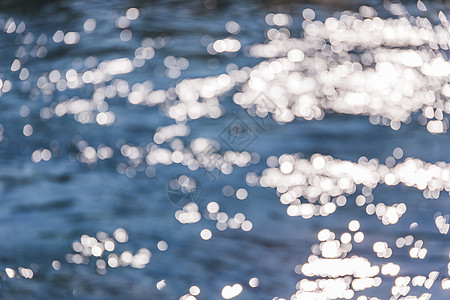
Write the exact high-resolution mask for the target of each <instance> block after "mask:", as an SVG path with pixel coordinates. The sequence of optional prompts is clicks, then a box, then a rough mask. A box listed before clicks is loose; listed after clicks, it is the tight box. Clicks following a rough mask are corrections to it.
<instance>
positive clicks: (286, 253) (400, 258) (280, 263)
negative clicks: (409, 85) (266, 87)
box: [0, 0, 450, 300]
mask: <svg viewBox="0 0 450 300" xmlns="http://www.w3.org/2000/svg"><path fill="white" fill-rule="evenodd" d="M210 2H211V3H214V1H210ZM380 2H381V1H305V2H301V1H293V2H278V1H261V2H259V1H249V2H245V1H226V2H225V1H224V2H222V1H218V3H217V5H213V4H211V5H212V8H211V9H207V8H205V3H204V2H203V1H64V0H61V1H49V2H45V3H43V2H39V4H36V3H35V2H32V1H19V2H18V3H16V2H8V1H6V2H4V3H2V4H0V8H1V10H0V18H2V19H3V20H7V19H9V18H10V17H14V19H15V20H16V21H17V23H19V22H20V21H24V22H25V24H26V26H27V29H26V31H27V32H33V33H34V35H35V38H37V37H38V36H39V35H40V34H46V35H47V36H48V39H49V41H48V43H47V45H46V47H47V51H48V53H47V56H46V57H45V58H42V59H36V58H30V59H29V60H28V61H27V62H26V63H25V66H26V67H27V68H29V70H30V81H34V82H35V81H37V80H38V78H39V77H40V76H41V75H42V74H44V73H48V72H50V71H51V70H55V69H56V70H60V71H62V70H67V69H69V68H75V69H77V70H78V71H81V70H85V69H86V68H85V67H84V66H83V65H82V61H83V60H84V58H86V57H88V56H95V57H97V58H98V60H99V61H103V60H109V59H116V58H120V57H129V58H132V57H133V55H134V50H135V49H136V48H137V47H139V46H140V43H141V41H142V40H143V39H144V38H145V37H151V38H154V39H155V38H157V37H160V38H164V39H165V43H166V44H165V45H164V47H162V48H160V49H155V57H154V58H152V59H151V60H149V61H148V62H147V63H146V64H145V66H143V67H141V68H139V69H137V70H136V71H134V72H132V73H130V74H126V75H120V76H118V77H117V78H121V79H124V80H126V81H127V82H128V83H129V84H130V85H132V84H133V83H136V82H144V81H146V80H150V81H152V83H153V85H154V88H155V90H156V89H167V88H170V87H173V86H175V84H176V83H178V82H180V81H181V80H182V79H184V78H197V77H206V76H213V75H218V74H221V73H223V72H225V70H226V67H227V65H228V64H231V63H234V64H236V65H237V66H238V67H243V66H250V67H252V66H254V65H256V64H257V63H258V62H260V61H261V59H255V58H252V57H248V56H245V55H243V52H244V49H245V47H246V46H248V45H251V44H254V43H264V42H265V41H266V38H265V36H264V31H265V30H266V29H268V28H269V27H268V25H267V24H266V23H265V21H264V17H265V16H266V15H267V14H268V13H270V12H286V13H289V14H290V15H291V16H292V17H293V19H294V23H293V27H294V28H298V29H292V35H293V36H300V35H301V30H300V28H301V27H300V23H301V19H300V16H301V11H302V10H303V9H304V8H306V7H309V8H313V9H314V10H315V12H316V16H317V18H318V19H325V18H326V17H328V16H331V15H333V13H335V12H337V11H343V10H346V9H353V10H357V9H358V7H359V6H360V5H361V4H366V5H369V6H373V7H375V8H376V9H377V11H379V14H380V16H383V14H384V16H385V17H387V16H388V13H387V12H386V13H383V6H382V3H380ZM208 5H209V4H208ZM208 5H206V6H208ZM427 5H429V8H430V9H429V11H432V10H434V11H439V10H443V11H444V12H446V13H447V12H448V10H447V11H446V10H445V9H446V8H448V4H442V3H439V2H434V3H431V2H430V3H428V2H427ZM406 6H407V7H408V8H409V9H410V12H411V14H419V13H420V14H424V15H425V16H427V14H428V13H429V14H430V20H431V21H436V18H435V14H433V16H431V12H428V13H427V12H425V13H423V12H420V11H418V10H417V9H416V3H415V2H411V3H406ZM129 7H137V8H139V10H140V13H141V15H140V17H139V19H138V20H137V21H133V22H132V24H131V25H130V29H131V30H132V32H133V37H132V38H131V40H130V41H128V42H123V41H121V40H120V38H119V35H120V30H119V29H117V28H116V27H115V25H114V20H115V19H116V18H117V17H118V16H120V15H124V13H125V11H126V9H127V8H129ZM88 18H95V19H96V21H97V29H96V31H95V33H92V34H86V33H84V32H83V22H84V21H85V20H86V19H88ZM433 18H434V19H433ZM230 20H234V21H236V22H237V23H239V24H240V25H241V28H242V30H241V32H240V33H239V34H238V35H237V38H238V39H239V41H240V42H241V44H242V48H241V51H240V52H239V53H233V54H225V55H221V56H211V55H209V54H208V52H207V51H206V47H205V45H202V38H204V37H205V36H210V38H211V41H213V40H216V39H219V38H225V37H227V36H228V35H229V34H228V33H227V32H226V30H225V27H224V26H225V24H226V22H228V21H230ZM59 29H60V30H63V31H64V32H67V31H76V32H80V35H81V40H80V42H79V43H78V44H76V45H71V46H68V45H63V44H55V43H53V42H52V41H51V37H52V35H53V34H54V33H55V31H56V30H59ZM0 36H1V42H0V55H1V59H0V73H1V74H2V75H3V77H2V78H7V79H9V80H11V81H12V82H13V86H14V89H13V91H11V92H9V93H6V94H4V95H3V96H2V97H1V98H0V124H1V126H2V127H0V128H3V140H2V141H1V142H0V271H1V272H2V274H3V276H4V278H3V279H5V280H1V281H0V283H1V284H0V297H1V298H2V299H86V300H90V299H127V298H128V299H179V298H180V297H181V296H182V295H184V294H187V293H188V291H189V288H190V287H191V286H193V285H196V286H198V287H200V289H201V293H200V295H199V296H197V298H198V299H223V298H222V297H221V291H222V288H223V287H224V286H225V285H233V284H235V283H239V284H241V285H242V286H243V287H244V289H243V292H242V293H241V294H240V295H239V296H238V297H237V298H236V299H242V300H247V299H248V300H250V299H274V297H283V298H286V299H289V298H290V295H292V294H293V293H295V291H296V288H295V287H296V283H297V282H298V281H299V280H300V279H302V278H304V277H302V275H299V274H296V273H295V271H294V269H295V266H297V265H299V264H300V265H301V264H304V263H306V262H307V261H308V256H309V255H310V254H311V246H312V245H314V244H317V243H318V240H317V233H318V232H319V231H320V230H321V229H323V228H328V229H330V230H332V231H333V232H335V233H336V236H340V235H341V234H342V233H344V232H346V231H348V228H347V225H348V223H349V221H351V220H354V219H356V220H359V221H360V223H361V231H362V232H364V235H365V239H364V241H363V242H362V243H360V244H355V245H354V248H353V250H352V252H351V254H352V255H359V256H363V257H367V258H368V259H369V260H370V262H371V264H373V265H379V266H381V265H382V264H384V263H387V262H394V263H397V264H399V265H400V266H401V272H400V275H402V276H411V277H413V276H416V275H424V276H428V274H429V272H431V271H435V270H439V271H440V272H441V275H440V276H441V277H439V278H440V279H442V278H443V277H448V274H447V264H448V260H449V252H450V243H449V239H448V235H442V234H440V233H439V231H438V230H437V228H436V225H435V223H434V215H435V213H437V212H440V213H442V215H446V214H449V213H450V209H449V207H450V206H449V204H450V197H449V195H448V194H447V193H444V192H443V193H441V196H440V197H439V198H438V199H425V198H424V196H423V194H422V191H420V190H418V189H415V188H410V187H405V186H403V185H398V186H386V185H383V184H380V185H379V186H378V187H377V188H376V189H375V190H374V191H373V195H374V203H375V204H376V203H379V202H380V203H381V202H382V203H385V204H386V205H392V204H394V203H406V204H407V207H408V210H407V212H406V214H405V215H404V216H403V217H402V218H401V219H400V220H399V222H398V223H397V224H395V225H390V226H385V225H383V224H382V223H381V221H380V220H378V219H377V217H376V216H375V215H371V216H369V215H367V213H366V212H365V210H364V208H362V207H358V206H357V205H356V204H355V198H356V196H357V195H359V194H361V187H358V189H357V191H356V193H355V194H353V195H350V196H349V197H348V204H347V205H345V206H344V207H338V208H337V210H336V212H335V213H333V214H331V215H329V216H327V217H314V218H312V219H302V218H301V217H289V216H287V214H286V206H285V205H283V204H281V203H280V201H279V197H278V196H277V194H276V191H275V190H274V189H269V188H262V187H259V186H248V185H247V184H246V174H247V173H249V172H256V173H258V174H260V173H261V172H262V171H263V170H264V169H265V168H267V164H266V160H267V158H269V157H270V156H276V157H278V156H281V155H282V154H285V153H298V154H299V156H301V157H304V158H308V159H309V158H310V157H311V156H312V155H313V154H315V153H320V154H324V155H331V156H333V157H334V158H335V159H341V160H348V161H351V162H357V161H358V159H359V158H360V157H362V156H365V157H367V158H369V159H372V158H376V159H378V160H379V161H380V162H381V163H384V161H385V159H386V158H387V157H388V156H390V155H392V151H393V150H394V149H395V148H397V147H400V148H402V149H403V151H404V157H405V158H406V157H415V158H419V159H421V160H424V161H426V162H430V163H435V162H438V161H444V162H448V161H450V151H449V148H450V139H449V133H444V134H440V135H432V134H430V133H429V132H428V131H427V130H426V128H425V127H424V126H421V125H418V124H417V122H416V121H415V120H416V119H417V117H418V116H417V115H413V116H412V119H413V121H412V122H411V123H410V124H404V125H402V127H401V128H400V129H399V130H397V131H395V130H392V129H391V128H390V127H385V126H380V125H372V124H371V123H370V122H369V117H367V116H355V115H345V114H338V113H329V114H327V115H326V116H325V117H324V118H323V119H322V120H312V121H306V120H300V119H299V120H295V121H293V122H291V123H286V124H279V123H276V122H275V121H273V120H272V119H270V118H267V120H265V121H264V122H265V123H264V124H263V127H258V126H259V125H256V127H255V128H256V129H255V133H256V134H255V138H254V140H253V141H252V142H251V143H250V144H249V145H248V146H247V147H246V149H245V150H246V151H248V152H250V153H258V154H259V155H260V161H259V162H258V163H255V164H251V165H250V166H248V167H245V168H239V167H237V166H234V168H233V172H232V173H231V174H229V175H224V174H217V173H215V174H214V175H213V177H211V174H209V173H208V172H205V170H203V169H199V170H196V171H191V170H189V169H188V168H187V167H184V166H180V165H176V164H174V165H168V166H166V165H157V166H155V175H154V176H153V177H151V178H149V177H148V176H146V175H145V174H144V171H143V170H141V171H138V172H137V174H136V176H135V177H133V178H129V177H128V176H126V175H124V174H121V173H119V172H118V171H117V166H118V164H120V163H121V162H125V159H124V157H121V156H120V155H114V156H113V157H112V158H111V159H109V160H105V161H99V162H97V163H96V164H93V165H87V164H83V163H81V162H80V161H78V160H77V159H75V157H76V154H75V148H76V146H75V145H76V144H77V142H79V141H81V140H83V141H86V142H87V143H88V144H89V145H93V146H94V147H97V146H99V145H106V146H109V147H111V148H113V149H114V151H115V153H117V154H118V153H120V149H118V148H117V145H120V144H123V143H124V142H126V143H128V144H133V145H137V146H143V147H145V146H146V145H147V144H149V143H151V142H152V139H153V135H154V133H155V132H156V130H157V128H159V127H161V126H167V125H171V124H174V121H173V120H172V119H170V118H168V117H167V116H165V115H164V113H163V109H162V108H161V107H158V106H155V107H143V106H134V105H131V104H130V103H128V102H127V101H126V100H125V99H124V98H120V97H116V98H113V99H110V100H108V104H109V106H110V110H111V111H112V112H114V113H115V115H116V122H115V123H114V124H113V125H112V126H99V125H98V124H95V123H94V124H80V123H78V122H76V121H75V120H74V117H73V115H65V116H63V117H60V118H58V117H55V116H53V117H52V118H50V119H48V120H46V119H43V118H41V115H40V111H41V109H42V108H44V107H49V106H51V105H52V103H53V101H56V102H57V101H59V100H58V99H61V98H59V97H63V96H66V97H68V98H70V97H73V96H78V97H80V98H86V97H90V96H89V95H90V93H92V90H89V87H86V89H76V90H73V91H71V90H68V91H67V92H55V96H54V98H53V99H51V100H45V99H43V98H42V97H38V98H37V99H36V100H30V99H29V93H28V92H23V91H21V90H20V86H21V84H22V83H21V81H20V80H19V79H18V77H17V74H12V73H11V71H10V66H11V63H12V61H13V60H14V55H15V51H16V50H17V47H18V46H17V45H18V44H19V41H18V40H16V38H15V37H13V36H11V35H7V34H6V33H0ZM207 38H208V37H207ZM168 55H172V56H175V57H185V58H186V59H188V60H189V68H188V69H187V70H185V71H183V72H182V73H181V76H180V78H178V79H170V78H168V77H167V76H166V75H165V70H166V68H165V67H164V64H163V60H164V58H165V57H166V56H168ZM80 59H81V60H80ZM80 61H81V63H80ZM220 101H221V105H222V106H223V108H224V111H225V113H224V115H223V116H221V117H220V118H219V119H208V118H200V119H198V120H193V121H189V122H188V123H187V125H188V126H189V127H190V130H191V133H190V135H189V136H187V137H183V138H182V140H183V141H184V142H185V143H186V144H188V143H189V142H190V141H191V140H193V139H194V138H198V137H207V138H212V139H217V140H219V141H220V138H219V136H220V134H221V132H222V131H223V130H224V129H225V128H226V126H227V125H228V124H229V123H230V122H231V121H233V120H234V118H236V117H237V116H240V115H241V114H244V115H246V117H248V118H249V120H250V119H252V118H254V117H252V116H250V115H248V113H247V111H245V110H243V109H242V108H240V107H239V106H237V105H236V104H235V103H234V102H233V100H232V93H228V94H226V95H224V96H223V97H221V98H220ZM23 105H27V106H29V108H30V114H29V116H27V117H21V115H20V110H21V107H22V106H23ZM250 122H251V120H250ZM26 124H31V125H32V126H33V128H34V133H33V135H31V136H30V137H25V136H24V135H23V133H22V131H23V127H24V126H25V125H26ZM221 146H222V149H223V150H229V147H228V146H227V145H226V144H225V143H224V142H223V141H222V142H221ZM39 148H51V149H53V154H54V155H53V157H52V158H51V159H50V160H49V161H41V162H39V163H34V162H33V161H32V160H31V158H30V157H31V155H32V153H33V151H34V150H36V149H39ZM119 148H120V147H119ZM180 173H192V174H194V175H195V176H196V177H197V178H198V179H199V181H200V182H201V186H202V193H201V197H200V199H199V201H198V206H199V211H200V212H201V213H202V214H204V213H206V205H207V204H208V203H209V202H211V201H215V202H217V203H218V204H219V205H220V211H225V212H227V214H228V215H230V216H234V215H235V214H236V213H243V214H244V215H245V217H246V219H248V220H250V221H251V222H252V223H253V228H252V230H251V231H249V232H244V231H242V230H240V229H238V230H231V229H227V230H225V231H219V230H217V229H216V222H215V221H212V220H208V219H207V218H202V219H201V220H200V221H199V222H197V223H195V224H181V223H180V222H179V221H178V220H177V219H176V218H175V216H174V215H175V212H176V211H177V210H179V209H180V208H179V207H176V206H174V205H173V204H172V203H170V201H168V199H167V186H168V182H169V180H170V178H172V177H173V176H175V175H177V174H180ZM227 185H230V186H232V187H233V188H234V189H235V190H236V189H239V188H245V189H247V191H248V197H247V198H246V199H245V200H239V199H237V198H236V197H234V196H225V195H224V194H223V192H222V188H223V187H224V186H227ZM414 222H417V223H418V226H417V228H414V229H411V228H410V225H411V224H412V223H414ZM117 228H124V229H126V231H127V232H128V235H129V241H128V242H127V243H125V244H117V245H116V247H117V248H116V251H117V252H123V251H126V250H130V251H132V252H133V253H134V252H136V251H137V250H139V249H141V248H147V249H149V250H150V251H151V252H152V257H151V260H150V263H149V264H148V265H147V266H146V267H145V268H143V269H136V268H131V267H119V268H107V273H106V274H104V275H100V274H98V272H97V271H96V266H95V260H94V259H91V260H90V262H89V263H88V264H86V265H84V264H80V265H76V264H70V263H68V262H67V261H66V255H67V254H69V253H73V249H72V243H73V242H74V241H77V240H79V239H80V237H81V236H82V235H83V234H87V235H89V236H95V234H96V233H97V232H99V231H103V232H106V233H108V234H109V235H112V233H113V232H114V230H116V229H117ZM205 228H207V229H210V230H211V231H212V233H213V237H212V238H211V239H210V240H203V239H202V238H201V237H200V232H201V230H202V229H205ZM409 234H413V235H414V237H415V238H416V239H422V240H423V241H424V245H425V246H426V247H427V249H428V254H427V256H426V258H425V259H423V260H419V259H411V257H410V256H409V254H408V251H409V248H408V247H405V248H401V249H397V248H396V247H395V241H396V239H397V238H398V237H401V236H403V237H404V236H406V235H409ZM161 240H164V241H166V242H167V244H168V249H167V250H166V251H160V250H158V248H157V243H158V242H159V241H161ZM376 241H386V242H388V244H389V246H390V247H391V248H392V249H393V250H394V251H393V255H392V257H390V258H389V259H382V258H378V257H377V256H376V255H375V254H374V252H373V250H372V245H373V243H374V242H376ZM53 261H60V262H61V270H55V269H54V268H52V262H53ZM19 267H26V268H31V269H33V271H34V276H33V278H32V279H26V278H21V277H20V276H18V277H17V278H14V279H10V278H6V277H5V275H4V272H3V271H4V270H5V268H13V269H15V270H16V271H17V268H19ZM252 277H257V278H258V279H259V286H258V287H257V288H251V287H249V285H248V281H249V279H250V278H252ZM394 279H395V277H389V276H384V277H383V284H382V285H381V287H379V288H371V289H368V290H366V291H363V292H356V293H355V297H354V299H356V298H357V296H358V295H367V296H374V297H375V296H376V297H379V298H380V299H389V297H390V295H391V291H390V288H391V287H392V285H393V281H394ZM161 280H165V282H166V284H167V286H166V287H165V288H164V289H162V290H158V289H157V287H156V283H157V282H159V281H161ZM414 291H416V292H414ZM423 292H429V293H431V294H432V295H433V299H446V298H448V297H449V293H448V291H444V290H442V289H441V287H440V281H437V282H436V283H435V285H434V286H433V287H432V288H431V289H430V290H426V289H424V288H422V287H420V288H419V287H412V293H413V294H416V295H420V294H421V293H423ZM275 299H276V298H275Z"/></svg>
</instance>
